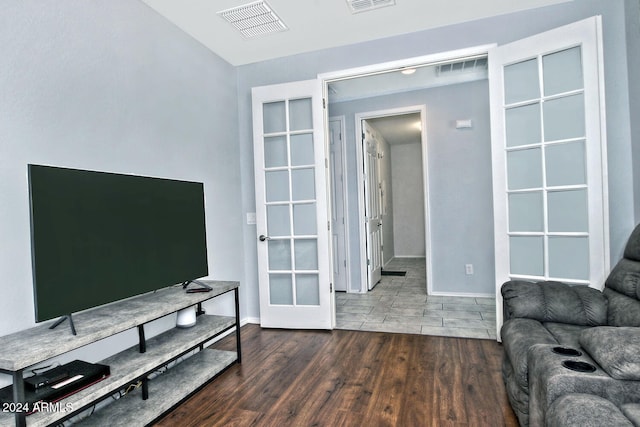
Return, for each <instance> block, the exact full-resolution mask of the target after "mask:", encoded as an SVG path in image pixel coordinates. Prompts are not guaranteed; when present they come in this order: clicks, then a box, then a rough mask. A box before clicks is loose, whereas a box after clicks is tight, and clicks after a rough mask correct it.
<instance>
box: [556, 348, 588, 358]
mask: <svg viewBox="0 0 640 427" xmlns="http://www.w3.org/2000/svg"><path fill="white" fill-rule="evenodd" d="M551 351H553V352H554V353H556V354H560V355H562V356H574V357H578V356H582V352H581V351H579V350H576V349H575V348H571V347H553V348H552V349H551Z"/></svg>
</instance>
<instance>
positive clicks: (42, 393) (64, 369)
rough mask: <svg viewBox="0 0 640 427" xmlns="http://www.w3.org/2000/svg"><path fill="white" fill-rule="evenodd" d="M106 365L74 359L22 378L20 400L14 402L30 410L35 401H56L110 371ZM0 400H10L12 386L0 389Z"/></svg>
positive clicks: (37, 402) (35, 406) (85, 386)
mask: <svg viewBox="0 0 640 427" xmlns="http://www.w3.org/2000/svg"><path fill="white" fill-rule="evenodd" d="M110 373H111V372H110V369H109V367H108V366H107V365H101V364H99V363H89V362H84V361H82V360H74V361H73V362H69V363H67V364H64V365H61V366H57V367H55V368H52V369H50V370H48V371H46V372H43V373H40V374H37V375H34V376H32V377H28V378H25V379H24V383H25V388H24V397H25V398H24V401H23V402H17V403H18V404H19V405H20V408H21V410H23V411H24V412H26V413H33V412H35V411H37V410H38V406H40V405H39V403H41V402H46V403H51V402H57V401H59V400H62V399H64V398H65V397H67V396H70V395H72V394H74V393H77V392H79V391H80V390H83V389H85V388H87V387H89V386H90V385H93V384H95V383H97V382H99V381H102V380H104V379H105V378H107V377H108V376H109V375H110ZM0 402H2V403H13V386H12V385H10V386H7V387H4V388H2V389H0Z"/></svg>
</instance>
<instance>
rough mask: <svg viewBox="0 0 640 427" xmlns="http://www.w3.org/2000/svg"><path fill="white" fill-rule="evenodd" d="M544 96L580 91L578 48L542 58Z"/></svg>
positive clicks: (580, 74) (580, 56) (580, 59)
mask: <svg viewBox="0 0 640 427" xmlns="http://www.w3.org/2000/svg"><path fill="white" fill-rule="evenodd" d="M542 75H543V76H544V94H545V95H546V96H550V95H556V94H558V93H563V92H569V91H572V90H577V89H582V87H583V86H584V84H583V80H582V52H581V49H580V46H577V47H574V48H571V49H567V50H563V51H560V52H556V53H552V54H549V55H545V56H543V57H542Z"/></svg>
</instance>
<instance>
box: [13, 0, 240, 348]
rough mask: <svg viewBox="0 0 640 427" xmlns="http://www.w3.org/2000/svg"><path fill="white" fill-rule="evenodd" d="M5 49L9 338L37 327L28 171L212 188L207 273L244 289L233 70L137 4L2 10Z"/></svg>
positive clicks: (120, 341) (69, 0) (43, 3)
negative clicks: (99, 173)
mask: <svg viewBox="0 0 640 427" xmlns="http://www.w3.org/2000/svg"><path fill="white" fill-rule="evenodd" d="M0 40H2V43H0V57H1V58H2V66H1V67H0V240H1V241H2V245H1V246H0V273H1V277H2V282H1V284H0V287H1V290H2V298H0V335H2V334H7V333H10V332H14V331H18V330H21V329H25V328H28V327H31V326H32V325H33V324H34V309H33V293H32V285H31V284H32V276H31V246H30V229H29V200H28V187H27V164H28V163H36V164H48V165H56V166H64V167H74V168H82V169H92V170H103V171H112V172H120V173H131V174H140V175H150V176H157V177H165V178H175V179H186V180H193V181H200V182H204V186H205V198H206V210H207V211H206V212H207V213H206V223H207V246H208V250H209V258H208V262H209V271H210V272H211V276H212V277H213V278H217V279H225V280H241V281H242V280H243V261H242V257H243V247H242V245H241V244H240V243H239V242H238V238H237V237H238V236H239V235H240V234H241V233H242V228H241V218H242V216H241V212H242V210H241V200H240V196H239V193H240V192H241V188H240V184H239V181H240V173H239V158H240V152H239V149H238V145H237V140H238V124H237V123H238V116H237V102H238V101H237V91H236V84H235V82H236V70H235V68H234V67H232V66H231V65H230V64H228V63H226V62H225V61H223V60H221V59H220V58H219V57H217V56H216V55H214V54H213V53H211V51H209V50H207V49H205V48H204V47H203V46H201V45H200V44H199V43H196V42H195V41H194V40H193V39H191V38H190V37H188V36H187V35H185V34H184V33H183V32H182V31H180V30H179V29H178V28H177V27H175V26H174V25H172V24H169V23H168V22H167V21H166V20H165V19H164V18H162V17H160V16H159V15H158V14H157V13H155V12H154V11H152V10H151V9H150V8H148V7H147V6H146V5H144V4H143V3H141V2H138V1H131V0H109V1H101V0H65V1H62V2H61V1H57V0H4V1H2V3H1V4H0ZM243 292H244V291H243ZM243 299H244V300H246V299H247V296H246V294H243ZM210 308H211V309H216V310H221V311H222V312H233V304H232V299H229V298H227V296H225V299H224V300H223V301H222V302H221V303H219V304H215V305H212V306H210ZM242 311H243V312H244V306H243V308H242ZM166 323H167V325H168V326H170V324H171V323H172V322H170V321H166ZM76 326H77V327H78V328H81V327H82V325H76ZM63 327H67V326H66V324H65V325H63ZM164 327H165V326H164V325H156V326H155V329H158V328H159V329H160V330H161V329H162V328H164ZM151 329H154V327H152V328H151ZM134 335H135V336H137V334H135V331H134ZM135 336H134V337H133V341H135ZM130 338H131V337H129V336H128V335H127V336H124V337H116V338H115V339H114V340H111V341H109V342H108V344H104V343H101V344H100V345H99V346H98V347H100V349H99V350H98V351H95V350H94V351H89V352H88V356H87V357H85V358H86V359H87V360H99V358H100V357H103V356H102V355H101V353H103V352H104V353H113V352H114V351H115V350H117V349H118V347H123V345H127V346H128V345H130V341H131V339H130Z"/></svg>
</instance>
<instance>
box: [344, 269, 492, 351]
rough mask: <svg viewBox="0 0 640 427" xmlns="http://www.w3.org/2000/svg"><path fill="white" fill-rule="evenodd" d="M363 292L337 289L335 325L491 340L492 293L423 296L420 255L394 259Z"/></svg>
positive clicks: (424, 279)
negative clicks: (388, 273)
mask: <svg viewBox="0 0 640 427" xmlns="http://www.w3.org/2000/svg"><path fill="white" fill-rule="evenodd" d="M387 270H398V271H406V272H407V274H406V275H405V276H382V280H381V281H380V282H379V283H378V285H376V287H375V288H373V290H371V291H370V292H368V293H366V294H348V293H345V292H336V321H337V328H338V329H349V330H362V331H383V332H400V333H409V334H423V335H440V336H450V337H463V338H483V339H496V304H495V300H494V299H493V298H475V297H449V296H427V292H426V275H425V260H424V258H394V259H393V260H392V261H391V263H389V265H388V266H387Z"/></svg>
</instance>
